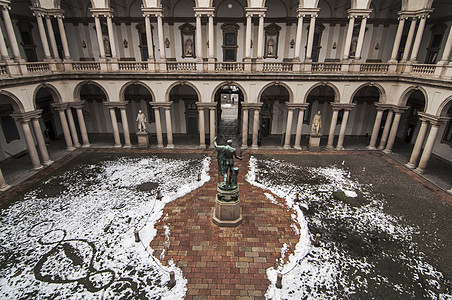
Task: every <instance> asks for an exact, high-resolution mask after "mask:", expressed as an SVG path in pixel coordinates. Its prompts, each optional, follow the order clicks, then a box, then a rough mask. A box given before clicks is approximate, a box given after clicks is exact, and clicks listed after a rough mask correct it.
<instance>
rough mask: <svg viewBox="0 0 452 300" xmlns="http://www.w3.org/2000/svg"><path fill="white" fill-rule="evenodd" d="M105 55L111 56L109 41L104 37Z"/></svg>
mask: <svg viewBox="0 0 452 300" xmlns="http://www.w3.org/2000/svg"><path fill="white" fill-rule="evenodd" d="M104 49H105V56H111V47H110V41H109V40H107V39H106V38H104Z"/></svg>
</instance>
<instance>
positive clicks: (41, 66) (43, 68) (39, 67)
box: [26, 62, 50, 73]
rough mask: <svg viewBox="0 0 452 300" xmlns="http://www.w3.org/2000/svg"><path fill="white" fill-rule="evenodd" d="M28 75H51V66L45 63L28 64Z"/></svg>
mask: <svg viewBox="0 0 452 300" xmlns="http://www.w3.org/2000/svg"><path fill="white" fill-rule="evenodd" d="M26 66H27V70H28V73H50V65H49V63H45V62H34V63H27V64H26Z"/></svg>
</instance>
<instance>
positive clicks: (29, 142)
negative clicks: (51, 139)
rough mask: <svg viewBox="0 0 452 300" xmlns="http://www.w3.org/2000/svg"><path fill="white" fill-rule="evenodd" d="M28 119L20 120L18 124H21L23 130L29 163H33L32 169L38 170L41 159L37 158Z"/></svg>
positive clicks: (40, 166)
mask: <svg viewBox="0 0 452 300" xmlns="http://www.w3.org/2000/svg"><path fill="white" fill-rule="evenodd" d="M28 121H29V120H28V119H24V120H21V121H20V125H21V126H22V131H23V132H24V136H25V142H26V143H27V148H28V153H29V154H30V158H31V163H32V164H33V170H39V169H41V168H42V165H41V161H40V160H39V156H38V151H37V150H36V146H35V142H34V140H33V136H32V134H31V129H30V125H29V124H28Z"/></svg>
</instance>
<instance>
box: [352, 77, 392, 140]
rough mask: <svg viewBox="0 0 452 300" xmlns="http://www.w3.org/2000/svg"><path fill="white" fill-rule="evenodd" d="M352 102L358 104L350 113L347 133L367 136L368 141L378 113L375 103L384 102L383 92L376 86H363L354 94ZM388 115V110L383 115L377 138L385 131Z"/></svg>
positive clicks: (355, 135)
mask: <svg viewBox="0 0 452 300" xmlns="http://www.w3.org/2000/svg"><path fill="white" fill-rule="evenodd" d="M352 102H353V103H354V104H356V106H355V107H354V108H353V110H352V111H351V113H350V119H349V126H348V130H347V131H346V134H348V135H352V136H354V137H357V138H358V137H366V142H367V138H368V137H369V136H370V135H371V134H372V130H373V126H374V123H375V118H376V115H377V109H376V106H375V104H376V103H379V102H382V101H381V92H380V90H379V89H378V88H377V87H375V86H371V85H367V86H364V87H361V88H360V89H359V90H358V91H356V93H355V95H354V96H353V99H352ZM386 116H387V112H386V114H384V115H383V118H382V120H383V121H382V122H381V123H380V128H379V132H378V135H377V138H378V137H380V136H381V134H382V132H383V128H384V122H385V121H384V120H385V119H386Z"/></svg>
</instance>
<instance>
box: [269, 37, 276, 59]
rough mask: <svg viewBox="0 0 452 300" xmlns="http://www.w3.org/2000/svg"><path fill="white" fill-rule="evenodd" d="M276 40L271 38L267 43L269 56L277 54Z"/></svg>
mask: <svg viewBox="0 0 452 300" xmlns="http://www.w3.org/2000/svg"><path fill="white" fill-rule="evenodd" d="M274 48H275V41H274V40H273V39H269V40H268V43H267V56H274V55H275V52H274V51H275V50H274Z"/></svg>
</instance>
